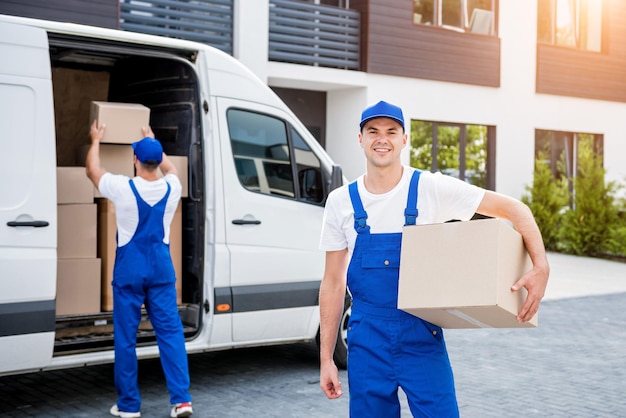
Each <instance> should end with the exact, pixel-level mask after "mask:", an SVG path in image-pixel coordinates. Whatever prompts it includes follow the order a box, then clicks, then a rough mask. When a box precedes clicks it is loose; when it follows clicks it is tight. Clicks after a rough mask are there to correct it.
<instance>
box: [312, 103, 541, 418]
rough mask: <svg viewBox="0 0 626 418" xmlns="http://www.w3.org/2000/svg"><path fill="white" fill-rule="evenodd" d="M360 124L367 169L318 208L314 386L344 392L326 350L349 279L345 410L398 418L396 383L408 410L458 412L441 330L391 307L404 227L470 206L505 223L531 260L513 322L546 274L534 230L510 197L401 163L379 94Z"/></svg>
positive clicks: (463, 215) (535, 301)
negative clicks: (321, 255)
mask: <svg viewBox="0 0 626 418" xmlns="http://www.w3.org/2000/svg"><path fill="white" fill-rule="evenodd" d="M359 126H360V133H359V135H358V139H359V144H360V146H361V148H362V149H363V152H364V154H365V158H366V160H367V166H366V172H365V174H363V175H362V176H360V177H359V178H357V179H356V180H355V181H354V182H352V183H350V184H349V185H345V186H342V187H340V188H338V189H336V190H334V191H333V192H332V193H331V194H330V195H329V196H328V200H327V202H326V207H325V211H324V221H323V226H322V236H321V240H320V248H321V249H322V250H324V251H326V268H325V271H324V277H323V279H322V284H321V286H320V322H321V325H320V338H321V341H320V386H321V387H322V390H323V391H324V393H325V394H326V396H327V397H328V398H330V399H335V398H338V397H339V396H341V395H342V393H343V391H342V387H341V382H339V377H338V370H337V367H336V365H335V363H334V361H333V352H334V348H335V343H336V340H337V332H338V328H339V323H340V318H341V315H342V312H343V306H344V298H345V294H346V286H347V288H348V289H349V291H350V295H351V296H352V312H351V316H350V320H349V324H348V378H349V384H350V416H351V417H355V418H368V417H372V418H385V417H393V418H398V417H400V402H399V399H398V388H399V387H401V388H402V390H403V391H404V392H405V393H406V395H407V399H408V403H409V408H410V409H411V413H412V414H413V416H415V417H436V418H444V417H458V416H459V409H458V406H457V401H456V393H455V388H454V379H453V375H452V368H451V366H450V361H449V359H448V353H447V350H446V345H445V342H444V338H443V332H442V330H441V328H439V327H437V326H435V325H433V324H431V323H429V322H426V321H424V320H422V319H420V318H417V317H415V316H413V315H411V314H408V313H406V312H404V311H401V310H399V309H397V302H398V280H399V265H400V245H401V240H402V228H403V226H405V225H415V224H432V223H442V222H446V221H448V220H451V219H458V220H469V219H470V218H471V217H472V216H473V215H474V214H475V213H480V214H483V215H486V216H492V217H498V218H503V219H508V220H509V221H511V223H512V224H513V226H514V227H515V229H516V230H517V231H518V232H519V233H520V234H521V235H522V237H523V238H524V243H525V244H526V248H527V250H528V253H529V255H530V257H531V260H532V262H533V269H532V270H530V271H529V272H528V273H526V274H524V275H523V276H522V277H521V278H520V279H519V280H518V281H517V283H515V284H514V285H513V287H512V290H513V291H516V290H519V289H520V288H522V287H524V288H526V289H527V290H528V296H527V298H526V301H525V303H524V304H523V306H522V308H521V310H520V311H519V313H518V316H517V318H518V320H519V321H521V322H527V321H529V320H530V319H531V318H532V317H533V316H534V315H535V314H536V313H537V310H538V309H539V304H540V302H541V299H542V298H543V296H544V293H545V289H546V285H547V281H548V276H549V270H550V269H549V266H548V261H547V258H546V253H545V249H544V246H543V240H542V238H541V233H540V232H539V228H538V227H537V224H536V222H535V220H534V217H533V215H532V213H531V212H530V210H529V209H528V207H527V206H526V205H524V204H523V203H522V202H520V201H518V200H516V199H512V198H510V197H507V196H504V195H501V194H498V193H495V192H492V191H487V190H484V189H481V188H479V187H476V186H472V185H470V184H467V183H465V182H463V181H461V180H459V179H456V178H453V177H449V176H444V175H442V174H441V173H431V172H428V171H420V170H416V169H415V168H412V167H409V166H405V165H402V163H401V161H400V154H401V152H402V149H404V147H405V146H406V144H407V134H406V133H405V131H404V115H403V113H402V109H400V108H399V107H398V106H395V105H393V104H391V103H387V102H384V101H380V102H378V103H376V104H374V105H372V106H369V107H367V108H366V109H365V110H363V112H362V114H361V122H360V124H359ZM433 280H436V277H435V278H433Z"/></svg>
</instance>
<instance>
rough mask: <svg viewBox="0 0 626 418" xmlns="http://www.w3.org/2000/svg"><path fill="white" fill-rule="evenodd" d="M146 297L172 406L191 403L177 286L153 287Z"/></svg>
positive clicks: (161, 285)
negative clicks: (177, 303)
mask: <svg viewBox="0 0 626 418" xmlns="http://www.w3.org/2000/svg"><path fill="white" fill-rule="evenodd" d="M147 296H148V297H147V302H146V308H147V310H148V316H149V318H150V322H151V323H152V327H153V328H154V332H155V334H156V337H157V343H158V345H159V354H160V357H161V365H162V367H163V373H164V374H165V381H166V383H167V389H168V391H169V392H170V402H171V403H172V404H176V403H181V402H191V395H189V392H188V391H189V371H188V363H187V352H186V351H185V336H184V334H183V325H182V322H181V320H180V316H179V315H178V308H177V306H176V287H175V284H174V283H166V284H159V285H153V286H150V287H149V288H148V289H147Z"/></svg>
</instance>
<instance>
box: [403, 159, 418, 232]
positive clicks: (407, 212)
mask: <svg viewBox="0 0 626 418" xmlns="http://www.w3.org/2000/svg"><path fill="white" fill-rule="evenodd" d="M420 174H422V172H421V171H420V170H415V171H414V172H413V175H412V176H411V183H410V184H409V197H408V198H407V200H406V209H404V226H407V225H415V220H416V219H417V216H418V215H419V211H418V210H417V196H418V192H419V191H418V186H419V181H420Z"/></svg>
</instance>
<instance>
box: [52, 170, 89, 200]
mask: <svg viewBox="0 0 626 418" xmlns="http://www.w3.org/2000/svg"><path fill="white" fill-rule="evenodd" d="M93 198H94V187H93V184H92V183H91V180H89V178H88V177H87V174H86V173H85V167H57V203H58V204H68V203H93Z"/></svg>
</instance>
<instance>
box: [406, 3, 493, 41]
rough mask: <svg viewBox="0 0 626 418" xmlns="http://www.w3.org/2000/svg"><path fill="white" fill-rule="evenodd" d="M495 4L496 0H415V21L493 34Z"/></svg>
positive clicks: (418, 23) (417, 23)
mask: <svg viewBox="0 0 626 418" xmlns="http://www.w3.org/2000/svg"><path fill="white" fill-rule="evenodd" d="M495 6H496V0H413V23H414V24H416V25H433V26H440V27H443V28H446V29H451V30H456V31H459V32H466V31H467V32H473V33H481V34H485V35H493V34H494V33H495V29H494V27H495V25H494V17H495V10H496V9H495Z"/></svg>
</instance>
